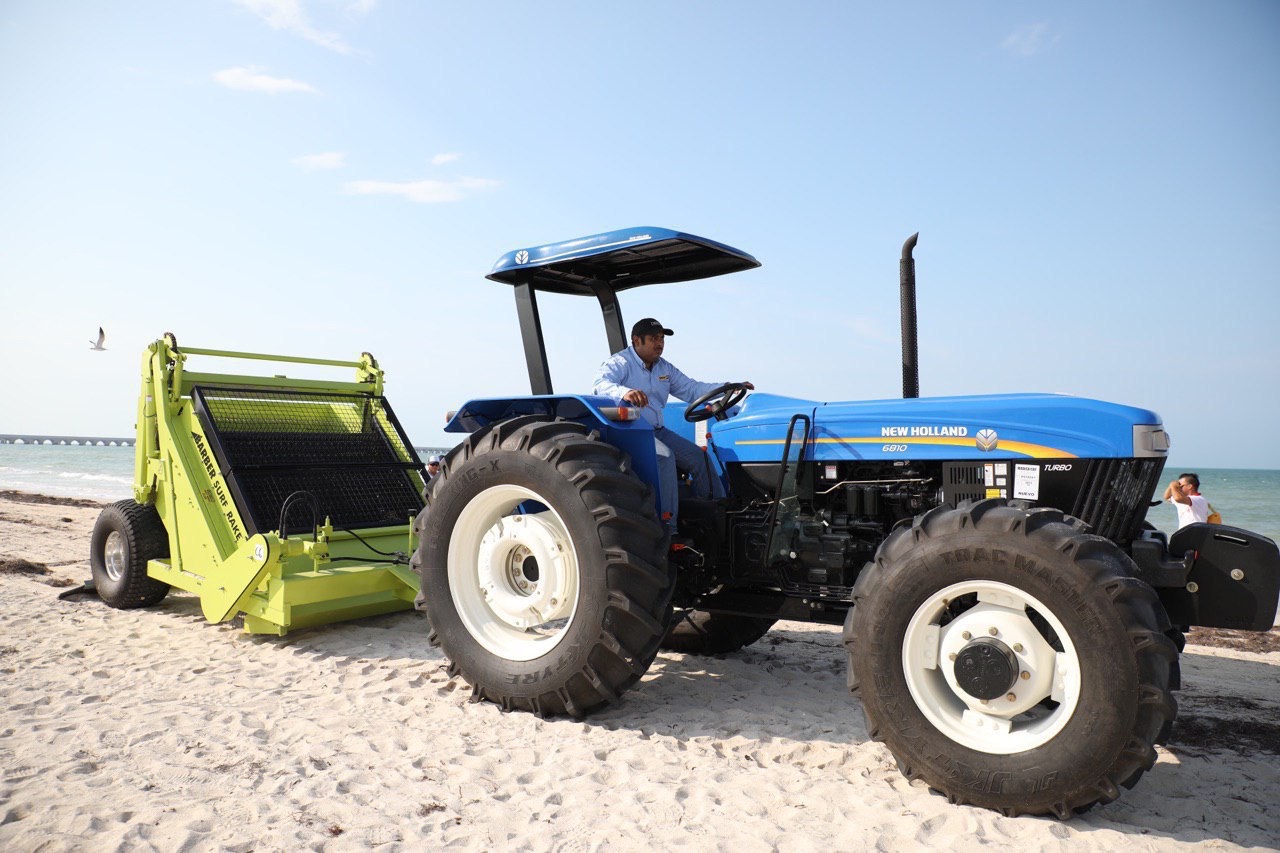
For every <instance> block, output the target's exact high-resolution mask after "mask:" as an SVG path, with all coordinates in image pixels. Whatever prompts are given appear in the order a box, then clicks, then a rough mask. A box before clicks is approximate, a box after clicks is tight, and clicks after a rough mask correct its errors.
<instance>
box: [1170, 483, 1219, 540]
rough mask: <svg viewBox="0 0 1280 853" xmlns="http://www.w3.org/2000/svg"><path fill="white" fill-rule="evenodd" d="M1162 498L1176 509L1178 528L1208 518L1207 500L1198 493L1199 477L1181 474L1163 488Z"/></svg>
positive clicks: (1204, 520)
mask: <svg viewBox="0 0 1280 853" xmlns="http://www.w3.org/2000/svg"><path fill="white" fill-rule="evenodd" d="M1164 499H1165V500H1167V501H1170V502H1171V503H1172V504H1173V508H1174V509H1176V510H1177V511H1178V529H1179V530H1181V529H1182V528H1184V527H1186V526H1187V525H1188V524H1195V523H1196V522H1201V523H1203V522H1206V521H1208V520H1209V501H1208V500H1207V499H1206V498H1205V496H1204V495H1202V494H1200V478H1199V477H1197V476H1196V475H1195V474H1182V475H1180V476H1179V477H1178V479H1176V480H1174V481H1173V482H1172V483H1170V484H1169V487H1168V488H1167V489H1165V490H1164Z"/></svg>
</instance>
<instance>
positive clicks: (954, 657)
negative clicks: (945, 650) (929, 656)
mask: <svg viewBox="0 0 1280 853" xmlns="http://www.w3.org/2000/svg"><path fill="white" fill-rule="evenodd" d="M955 659H956V653H955V652H952V653H951V654H949V655H947V660H955Z"/></svg>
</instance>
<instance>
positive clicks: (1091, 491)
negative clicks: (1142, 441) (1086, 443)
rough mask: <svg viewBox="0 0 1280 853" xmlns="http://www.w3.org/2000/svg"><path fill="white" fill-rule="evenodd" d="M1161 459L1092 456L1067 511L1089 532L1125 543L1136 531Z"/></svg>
mask: <svg viewBox="0 0 1280 853" xmlns="http://www.w3.org/2000/svg"><path fill="white" fill-rule="evenodd" d="M1163 468H1164V459H1163V458H1150V459H1092V460H1090V461H1089V467H1088V470H1087V473H1086V474H1085V481H1084V485H1083V487H1082V488H1081V489H1080V494H1079V497H1078V498H1077V499H1076V504H1075V506H1074V507H1072V509H1071V514H1072V515H1074V516H1075V517H1076V518H1079V519H1081V520H1083V521H1087V522H1088V523H1089V525H1090V526H1091V527H1092V528H1093V532H1094V533H1096V534H1098V535H1099V536H1105V537H1106V538H1107V539H1110V540H1112V541H1113V542H1119V543H1122V544H1127V543H1128V542H1129V541H1130V540H1131V539H1133V538H1134V537H1135V536H1137V534H1138V527H1139V526H1140V525H1141V524H1142V519H1143V518H1145V517H1146V514H1147V502H1148V501H1149V500H1150V498H1151V493H1152V492H1153V491H1154V490H1155V487H1156V480H1157V478H1159V476H1160V472H1161V471H1162V470H1163Z"/></svg>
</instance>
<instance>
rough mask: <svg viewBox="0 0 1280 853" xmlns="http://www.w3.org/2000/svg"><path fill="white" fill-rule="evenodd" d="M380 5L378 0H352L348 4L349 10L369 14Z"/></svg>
mask: <svg viewBox="0 0 1280 853" xmlns="http://www.w3.org/2000/svg"><path fill="white" fill-rule="evenodd" d="M377 5H378V0H352V2H350V3H348V4H347V11H348V12H351V13H352V14H355V15H367V14H369V13H370V12H372V11H373V7H374V6H377Z"/></svg>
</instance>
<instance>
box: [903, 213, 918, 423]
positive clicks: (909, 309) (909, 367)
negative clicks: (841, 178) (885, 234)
mask: <svg viewBox="0 0 1280 853" xmlns="http://www.w3.org/2000/svg"><path fill="white" fill-rule="evenodd" d="M919 239H920V232H919V231H917V232H916V233H914V234H912V235H911V236H910V237H908V238H907V242H905V243H903V244H902V261H901V263H900V264H899V280H900V282H901V291H902V292H901V297H900V304H901V306H902V396H903V398H908V397H919V396H920V354H919V347H918V346H917V345H916V261H915V258H913V257H911V252H912V250H914V249H915V247H916V241H917V240H919Z"/></svg>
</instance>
